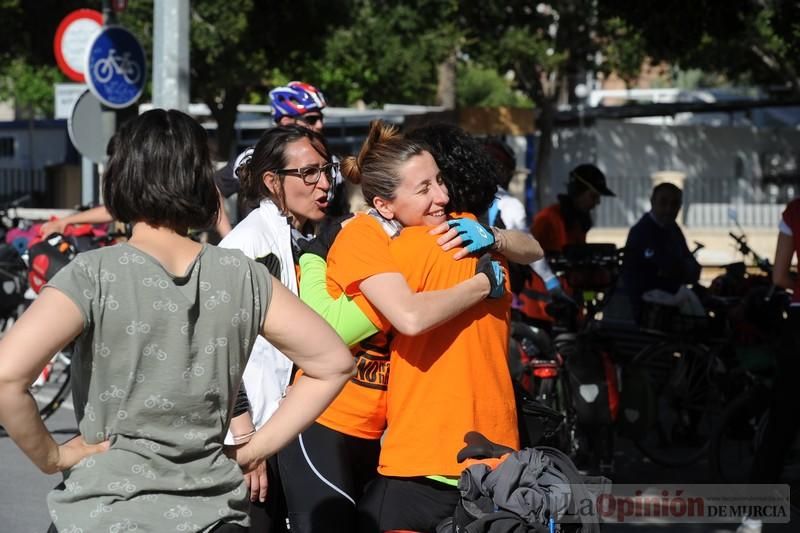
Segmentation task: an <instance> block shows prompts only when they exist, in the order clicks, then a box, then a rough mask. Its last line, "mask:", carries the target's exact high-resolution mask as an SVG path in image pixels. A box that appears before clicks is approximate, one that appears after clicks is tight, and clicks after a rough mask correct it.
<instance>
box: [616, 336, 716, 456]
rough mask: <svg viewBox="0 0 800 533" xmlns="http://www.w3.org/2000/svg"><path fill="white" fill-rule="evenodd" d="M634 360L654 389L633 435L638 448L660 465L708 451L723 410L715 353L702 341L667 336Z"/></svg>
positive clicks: (701, 454) (700, 454)
mask: <svg viewBox="0 0 800 533" xmlns="http://www.w3.org/2000/svg"><path fill="white" fill-rule="evenodd" d="M633 364H638V365H641V367H642V368H643V369H644V370H645V372H646V375H647V378H648V380H649V385H650V387H651V388H652V390H653V404H652V405H651V406H649V407H650V410H649V412H650V413H651V414H652V420H651V421H650V422H651V423H650V424H649V426H648V427H649V430H648V431H646V432H645V433H644V434H643V435H642V436H640V437H639V438H637V439H636V440H635V441H634V442H635V444H636V446H637V448H639V450H640V451H641V452H642V453H643V454H644V455H645V456H647V457H648V458H649V459H650V460H652V461H653V462H654V463H657V464H660V465H662V466H686V465H689V464H692V463H694V462H695V461H697V460H698V459H699V458H700V457H701V456H703V454H704V453H705V452H706V451H707V449H708V443H709V441H710V439H711V434H712V432H713V429H714V427H715V421H716V420H718V419H719V417H720V415H721V412H722V395H721V394H720V392H719V389H718V387H717V386H716V383H715V379H714V377H715V373H716V372H717V371H718V370H719V362H718V360H717V357H716V355H715V354H714V353H713V352H712V351H711V350H709V349H708V348H707V347H705V346H702V345H697V344H688V343H672V342H666V343H662V344H659V345H656V346H655V347H651V348H646V349H645V350H644V351H643V352H642V353H640V354H639V355H637V356H636V357H635V358H634V363H633ZM623 387H624V384H623Z"/></svg>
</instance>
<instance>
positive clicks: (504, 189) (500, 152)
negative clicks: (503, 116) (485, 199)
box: [483, 137, 528, 231]
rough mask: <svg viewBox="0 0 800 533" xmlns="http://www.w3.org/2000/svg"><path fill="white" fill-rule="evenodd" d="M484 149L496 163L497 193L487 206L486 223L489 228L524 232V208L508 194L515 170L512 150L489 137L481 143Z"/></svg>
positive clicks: (526, 223)
mask: <svg viewBox="0 0 800 533" xmlns="http://www.w3.org/2000/svg"><path fill="white" fill-rule="evenodd" d="M483 147H484V149H485V150H486V151H487V152H488V153H489V155H491V156H492V158H493V159H494V160H495V162H496V163H497V167H498V172H497V173H496V174H495V175H496V177H497V192H496V193H495V199H494V202H492V205H490V206H489V211H488V213H487V215H488V223H489V225H490V226H498V227H504V228H506V229H513V230H519V231H526V230H527V228H528V219H527V216H526V214H525V206H524V205H523V204H522V202H521V201H520V200H519V199H518V198H517V197H515V196H513V195H511V193H509V192H508V186H509V184H510V183H511V179H512V178H513V177H514V171H515V170H516V168H517V158H516V156H515V155H514V150H512V149H511V147H510V146H509V145H508V144H507V143H506V142H505V141H503V140H502V139H500V138H498V137H490V138H488V139H486V140H485V141H484V142H483Z"/></svg>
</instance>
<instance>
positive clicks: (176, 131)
mask: <svg viewBox="0 0 800 533" xmlns="http://www.w3.org/2000/svg"><path fill="white" fill-rule="evenodd" d="M153 111H155V112H153V113H151V112H148V113H145V114H143V115H141V116H140V117H139V118H138V119H136V124H135V125H134V124H129V125H124V126H123V128H122V129H121V130H120V131H119V133H117V134H116V135H115V136H114V137H113V139H114V141H113V142H112V143H110V146H109V155H110V156H111V157H110V159H109V162H108V166H107V169H106V176H111V177H113V178H112V179H105V180H104V181H103V198H105V202H106V204H107V207H108V210H109V212H110V213H111V215H112V216H113V217H114V219H115V220H118V221H120V222H126V223H131V224H133V223H135V222H144V221H147V222H148V224H149V225H150V226H163V227H165V228H170V229H172V230H175V231H176V232H178V233H180V234H183V235H185V234H186V233H187V231H188V229H189V228H207V227H210V226H213V225H214V222H215V221H216V219H217V216H218V214H219V209H220V205H219V201H218V196H217V192H216V189H215V188H214V181H213V168H212V166H211V165H210V164H209V161H210V156H209V151H208V145H207V142H206V140H205V139H206V138H207V136H206V132H205V130H204V129H203V128H202V127H201V126H200V125H199V124H198V123H197V122H196V121H194V120H190V121H187V120H184V117H182V116H180V115H179V114H178V113H179V112H178V111H164V110H153ZM126 126H127V127H126ZM157 132H159V133H160V132H163V133H166V136H163V135H159V134H157Z"/></svg>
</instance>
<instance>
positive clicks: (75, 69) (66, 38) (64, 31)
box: [53, 9, 103, 83]
mask: <svg viewBox="0 0 800 533" xmlns="http://www.w3.org/2000/svg"><path fill="white" fill-rule="evenodd" d="M102 27H103V15H102V14H101V13H100V12H99V11H95V10H93V9H78V10H76V11H73V12H72V13H70V14H69V15H67V16H66V17H64V20H62V21H61V23H60V24H59V25H58V29H57V30H56V37H55V39H54V40H53V51H54V52H55V55H56V62H57V63H58V67H59V68H60V69H61V71H62V72H63V73H64V74H66V75H67V77H68V78H70V79H71V80H73V81H77V82H79V83H84V82H85V81H86V80H85V78H84V76H83V69H84V67H85V62H86V47H87V46H88V44H89V41H90V40H91V39H92V38H93V37H94V36H95V35H96V34H97V33H98V32H99V31H100V30H101V29H102Z"/></svg>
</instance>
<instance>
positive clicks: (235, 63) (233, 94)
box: [120, 0, 350, 159]
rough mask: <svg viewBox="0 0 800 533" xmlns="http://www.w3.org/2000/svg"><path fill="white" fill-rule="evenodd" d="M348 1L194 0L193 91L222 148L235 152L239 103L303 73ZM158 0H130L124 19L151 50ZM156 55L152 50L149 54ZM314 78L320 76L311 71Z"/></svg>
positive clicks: (344, 14)
mask: <svg viewBox="0 0 800 533" xmlns="http://www.w3.org/2000/svg"><path fill="white" fill-rule="evenodd" d="M349 12H350V11H349V9H348V2H347V1H346V0H330V1H327V2H315V1H314V0H295V1H294V2H291V3H285V2H272V3H269V4H267V3H266V2H257V1H254V0H241V1H239V2H236V5H235V7H234V6H232V4H231V2H229V1H226V0H194V1H193V2H192V3H191V30H190V31H191V37H190V40H191V55H190V63H191V93H192V96H193V98H199V99H200V100H201V101H202V102H204V103H205V104H206V105H207V106H208V107H209V109H210V110H211V114H212V116H213V118H214V120H215V121H216V122H217V153H218V157H220V158H222V159H226V158H228V157H229V156H230V155H231V149H232V141H233V133H234V123H235V121H236V109H237V106H238V105H239V104H240V103H242V102H243V101H249V102H251V103H263V102H266V93H267V90H268V89H269V88H272V87H274V86H275V85H277V84H280V83H285V82H286V81H289V80H291V79H298V78H299V79H302V76H301V74H304V73H306V72H307V65H309V64H311V63H312V62H313V61H314V60H315V59H316V58H317V57H320V56H321V55H322V48H323V45H324V43H325V39H326V36H327V35H328V34H329V33H330V32H331V31H332V30H331V28H332V27H334V26H335V25H336V24H337V23H344V22H346V21H347V20H348V16H349ZM152 13H153V7H152V0H148V1H145V0H142V1H137V2H131V3H129V7H128V9H127V10H126V11H125V12H124V13H123V15H122V17H120V20H121V22H122V23H123V24H124V25H126V26H129V27H130V28H133V29H134V30H136V33H137V34H138V35H139V37H140V38H141V39H142V41H143V45H144V46H145V49H146V50H148V51H151V50H152V35H153V31H152ZM150 55H152V54H150ZM309 81H311V82H312V83H316V80H314V79H313V78H309Z"/></svg>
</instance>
